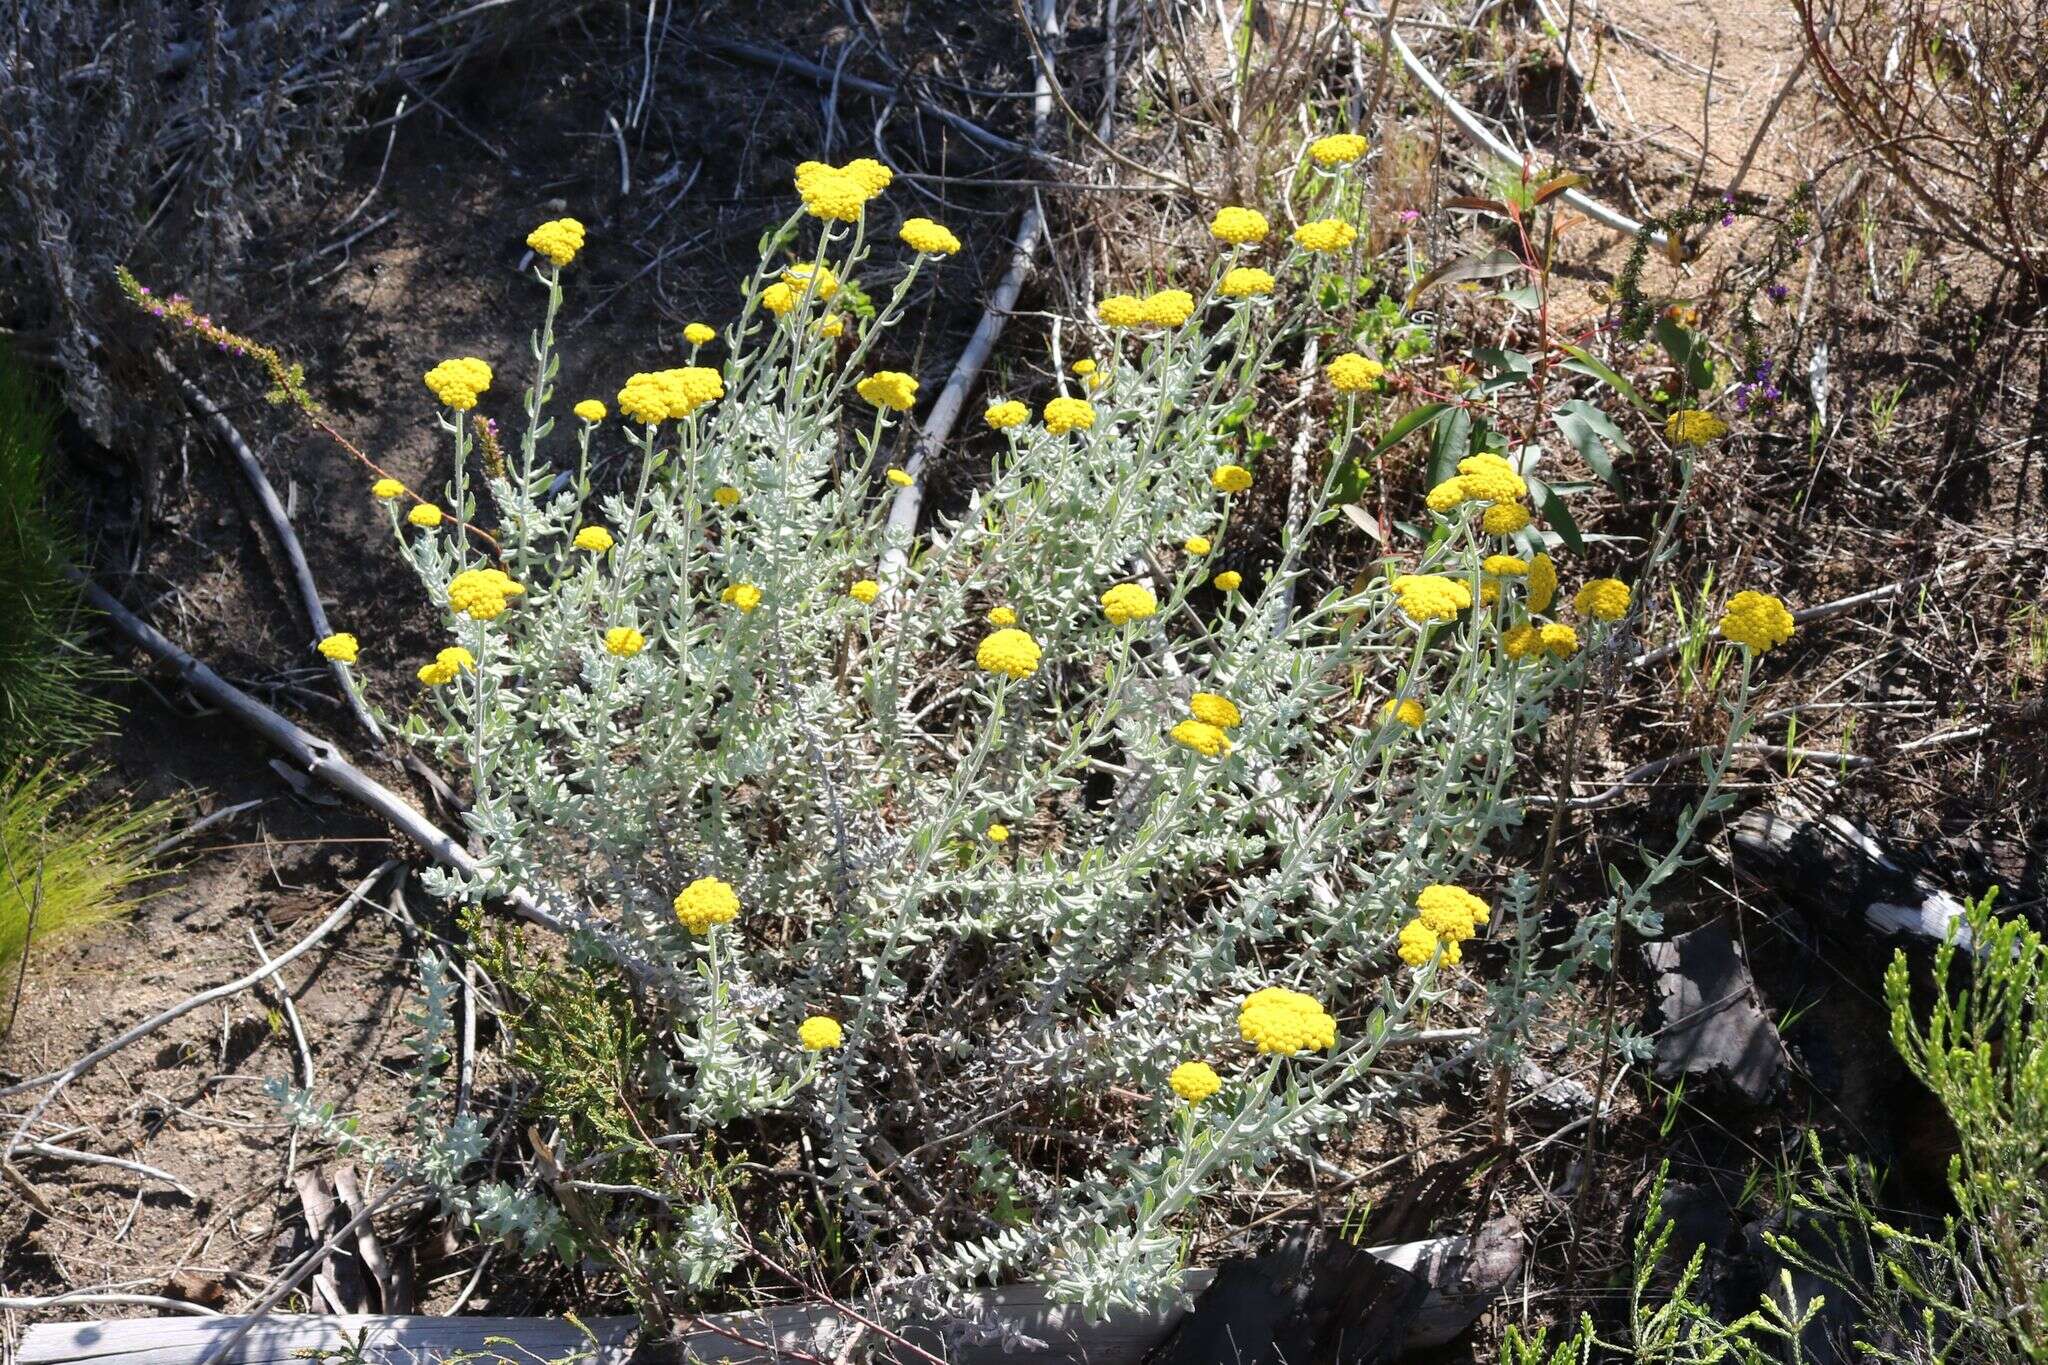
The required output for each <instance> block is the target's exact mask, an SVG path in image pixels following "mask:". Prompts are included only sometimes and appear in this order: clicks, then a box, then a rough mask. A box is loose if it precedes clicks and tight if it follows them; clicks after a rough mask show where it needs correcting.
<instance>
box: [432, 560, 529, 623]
mask: <svg viewBox="0 0 2048 1365" xmlns="http://www.w3.org/2000/svg"><path fill="white" fill-rule="evenodd" d="M525 592H526V585H525V584H523V583H515V582H513V581H512V580H511V579H510V578H508V577H506V575H505V571H504V570H502V569H464V570H463V571H462V572H461V573H459V574H457V575H455V577H453V578H451V579H449V580H448V606H449V608H450V609H451V610H453V611H454V612H455V613H456V614H457V615H458V616H467V617H468V618H469V619H470V620H472V621H489V620H491V619H493V618H494V617H497V616H500V615H502V614H503V613H504V610H505V604H506V602H507V601H508V600H509V599H511V598H514V597H520V596H524V595H525Z"/></svg>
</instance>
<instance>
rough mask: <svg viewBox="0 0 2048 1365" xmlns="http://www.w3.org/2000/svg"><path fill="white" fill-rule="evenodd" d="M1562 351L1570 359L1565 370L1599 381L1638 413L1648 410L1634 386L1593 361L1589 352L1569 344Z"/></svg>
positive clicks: (1647, 405) (1607, 366) (1603, 365)
mask: <svg viewBox="0 0 2048 1365" xmlns="http://www.w3.org/2000/svg"><path fill="white" fill-rule="evenodd" d="M1562 349H1563V350H1564V353H1565V354H1566V355H1568V356H1570V357H1571V359H1570V360H1568V361H1566V362H1565V368H1566V369H1567V370H1573V371H1576V372H1577V373H1579V374H1583V375H1587V376H1589V377H1591V378H1593V379H1597V380H1599V381H1600V382H1601V383H1603V384H1605V385H1606V386H1607V387H1608V388H1610V389H1613V390H1614V391H1615V392H1616V393H1618V394H1620V395H1621V396H1622V397H1623V398H1626V399H1627V400H1628V401H1629V402H1630V403H1631V404H1632V405H1633V406H1634V407H1635V408H1636V409H1637V410H1638V411H1641V412H1648V411H1649V410H1650V405H1649V404H1648V403H1645V402H1644V401H1643V396H1642V395H1641V394H1639V393H1637V392H1636V386H1635V385H1633V384H1631V383H1629V382H1628V381H1627V380H1626V379H1623V378H1622V377H1621V375H1620V374H1619V373H1618V372H1617V371H1615V370H1614V369H1613V368H1612V367H1610V366H1609V365H1607V364H1605V363H1604V362H1602V361H1599V360H1596V359H1594V358H1593V355H1592V353H1591V352H1589V351H1584V350H1581V349H1580V348H1579V347H1577V346H1573V345H1571V344H1569V343H1565V344H1564V345H1563V347H1562Z"/></svg>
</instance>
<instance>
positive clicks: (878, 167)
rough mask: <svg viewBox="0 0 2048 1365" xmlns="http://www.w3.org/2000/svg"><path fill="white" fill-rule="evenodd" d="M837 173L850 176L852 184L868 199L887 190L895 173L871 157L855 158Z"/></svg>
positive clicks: (893, 179)
mask: <svg viewBox="0 0 2048 1365" xmlns="http://www.w3.org/2000/svg"><path fill="white" fill-rule="evenodd" d="M839 173H840V174H841V175H850V176H852V177H853V179H854V183H856V184H858V185H859V186H860V187H861V189H863V190H865V191H866V192H867V195H868V197H869V198H870V199H872V198H874V197H875V196H876V195H878V194H880V193H881V192H882V191H883V190H886V189H888V188H889V186H890V184H891V183H893V182H894V181H895V179H896V172H894V171H892V170H890V169H889V168H888V167H887V166H884V165H883V164H882V163H881V162H879V161H877V160H875V159H874V158H873V157H871V156H857V157H855V158H854V159H853V160H851V161H849V162H847V163H846V164H845V165H844V166H841V167H840V168H839Z"/></svg>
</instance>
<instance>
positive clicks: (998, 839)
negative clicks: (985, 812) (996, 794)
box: [982, 820, 1010, 844]
mask: <svg viewBox="0 0 2048 1365" xmlns="http://www.w3.org/2000/svg"><path fill="white" fill-rule="evenodd" d="M982 833H984V834H986V835H987V836H988V841H989V842H990V843H992V844H1007V843H1009V842H1010V827H1009V826H1008V825H1006V824H1004V823H1003V822H1002V821H1000V820H998V821H996V822H995V823H994V824H992V825H990V826H989V827H988V828H987V829H985V830H983V831H982Z"/></svg>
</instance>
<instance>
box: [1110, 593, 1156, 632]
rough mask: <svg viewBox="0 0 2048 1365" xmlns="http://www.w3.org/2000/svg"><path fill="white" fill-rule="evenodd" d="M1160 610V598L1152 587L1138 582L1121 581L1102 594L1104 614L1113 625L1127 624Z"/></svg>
mask: <svg viewBox="0 0 2048 1365" xmlns="http://www.w3.org/2000/svg"><path fill="white" fill-rule="evenodd" d="M1158 611H1159V599H1158V598H1156V597H1154V596H1153V595H1152V590H1151V589H1150V588H1147V587H1144V586H1142V585H1140V584H1137V583H1119V584H1117V585H1116V586H1115V587H1113V588H1111V589H1110V590H1109V591H1108V592H1106V593H1104V594H1102V614H1103V615H1104V616H1107V617H1108V618H1109V620H1110V624H1111V625H1117V626H1127V625H1129V624H1130V623H1131V622H1133V621H1142V620H1144V619H1145V618H1146V617H1148V616H1152V615H1156V614H1157V613H1158Z"/></svg>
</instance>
